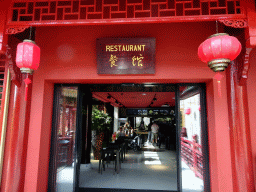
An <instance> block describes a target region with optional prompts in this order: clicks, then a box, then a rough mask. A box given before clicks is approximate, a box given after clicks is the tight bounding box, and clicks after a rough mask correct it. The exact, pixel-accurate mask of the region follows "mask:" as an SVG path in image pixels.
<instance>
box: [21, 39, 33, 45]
mask: <svg viewBox="0 0 256 192" xmlns="http://www.w3.org/2000/svg"><path fill="white" fill-rule="evenodd" d="M23 42H29V43H33V44H35V45H36V42H35V41H32V40H30V39H24V40H23Z"/></svg>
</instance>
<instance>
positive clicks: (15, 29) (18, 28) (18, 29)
mask: <svg viewBox="0 0 256 192" xmlns="http://www.w3.org/2000/svg"><path fill="white" fill-rule="evenodd" d="M29 27H30V26H7V29H6V32H5V33H6V34H8V35H13V34H17V33H21V32H23V31H25V30H26V29H28V28H29Z"/></svg>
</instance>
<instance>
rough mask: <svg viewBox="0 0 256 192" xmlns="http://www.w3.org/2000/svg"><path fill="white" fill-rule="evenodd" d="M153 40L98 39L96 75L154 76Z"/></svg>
mask: <svg viewBox="0 0 256 192" xmlns="http://www.w3.org/2000/svg"><path fill="white" fill-rule="evenodd" d="M155 47H156V39H155V38H152V37H151V38H99V39H97V41H96V49H97V71H98V74H105V75H107V74H109V75H112V74H117V75H122V74H125V75H129V74H131V75H132V74H143V75H145V74H155Z"/></svg>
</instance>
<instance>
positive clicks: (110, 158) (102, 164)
mask: <svg viewBox="0 0 256 192" xmlns="http://www.w3.org/2000/svg"><path fill="white" fill-rule="evenodd" d="M111 162H113V165H114V166H115V168H114V174H115V171H116V168H117V156H116V152H115V149H112V148H109V149H108V148H107V149H102V150H101V156H100V160H99V172H100V173H101V174H102V169H103V170H104V171H105V168H106V165H107V167H108V164H110V163H111Z"/></svg>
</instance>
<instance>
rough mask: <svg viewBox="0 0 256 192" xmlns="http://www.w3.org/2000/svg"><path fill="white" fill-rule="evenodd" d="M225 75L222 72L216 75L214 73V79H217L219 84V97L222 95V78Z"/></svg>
mask: <svg viewBox="0 0 256 192" xmlns="http://www.w3.org/2000/svg"><path fill="white" fill-rule="evenodd" d="M222 77H223V75H221V74H220V72H218V73H216V75H214V77H213V78H214V79H216V80H217V86H218V95H219V97H221V81H220V80H221V79H222Z"/></svg>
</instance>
